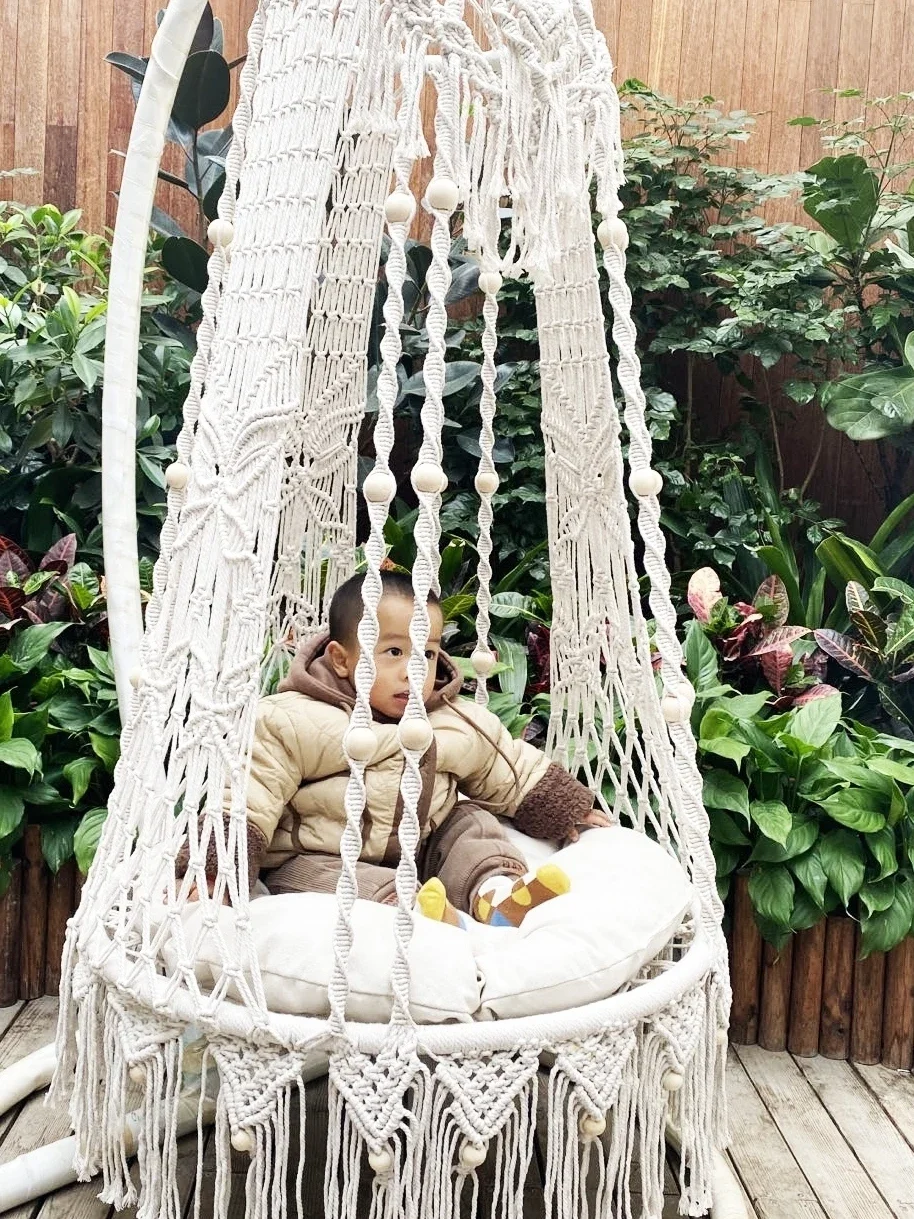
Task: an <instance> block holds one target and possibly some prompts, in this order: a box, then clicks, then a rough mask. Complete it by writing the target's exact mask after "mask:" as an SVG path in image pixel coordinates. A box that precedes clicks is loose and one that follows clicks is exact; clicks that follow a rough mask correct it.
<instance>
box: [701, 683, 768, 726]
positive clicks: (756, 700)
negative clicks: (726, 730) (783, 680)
mask: <svg viewBox="0 0 914 1219" xmlns="http://www.w3.org/2000/svg"><path fill="white" fill-rule="evenodd" d="M770 701H771V694H770V693H768V692H767V691H765V690H762V691H761V692H760V693H759V694H734V695H733V696H732V697H730V698H722V699H721V700H720V702H718V703H715V704H714V706H715V708H718V707H719V708H720V709H721V710H723V711H726V712H727V714H728V715H732V716H733V718H734V719H736V720H754V719H755V717H756V716H757V715H758V714H759V712H760V711H761V710H762V708H763V707H764V706H765V704H766V703H769V702H770Z"/></svg>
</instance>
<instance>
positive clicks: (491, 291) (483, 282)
mask: <svg viewBox="0 0 914 1219" xmlns="http://www.w3.org/2000/svg"><path fill="white" fill-rule="evenodd" d="M504 282H505V281H504V280H503V279H502V277H501V276H500V275H499V274H498V272H497V271H482V272H480V275H479V291H480V292H484V293H485V294H486V296H498V294H499V292H500V291H501V287H502V284H503V283H504Z"/></svg>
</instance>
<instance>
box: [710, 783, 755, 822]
mask: <svg viewBox="0 0 914 1219" xmlns="http://www.w3.org/2000/svg"><path fill="white" fill-rule="evenodd" d="M703 799H704V803H705V807H706V808H723V809H727V810H728V811H729V812H732V813H742V815H743V816H744V817H745V818H746V821H747V822H748V821H749V789H748V787H747V786H746V784H745V783H744V782H743V780H742V779H740V778H738V777H737V776H736V775H731V774H728V772H727V771H725V770H709V771H707V773H706V774H705V776H704V793H703Z"/></svg>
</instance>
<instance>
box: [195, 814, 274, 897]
mask: <svg viewBox="0 0 914 1219" xmlns="http://www.w3.org/2000/svg"><path fill="white" fill-rule="evenodd" d="M227 828H228V818H226V829H227ZM247 830H248V889H249V890H250V889H252V888H253V887H254V884H255V883H256V881H257V878H258V876H259V875H260V869H261V867H262V866H263V858H264V855H266V852H267V847H268V846H269V843H268V842H267V840H266V838H265V837H264V835H263V834H262V833H261V831H260V830H259V829H258V828H257V826H256V825H252V824H251V822H250V821H249V822H248V825H247ZM189 864H190V847H189V845H188V844H187V843H185V844H184V846H183V847H182V848H181V850H180V851H179V852H178V857H177V859H176V860H175V872H176V873H177V875H178V876H183V875H184V874H185V872H186V871H187V869H188V866H189ZM203 871H204V874H205V875H206V876H207V878H208V879H210V880H215V878H216V876H217V875H218V872H219V857H218V854H217V852H216V840H215V839H214V838H210V840H209V845H208V846H207V848H206V858H205V860H204V863H203Z"/></svg>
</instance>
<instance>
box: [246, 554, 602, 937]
mask: <svg viewBox="0 0 914 1219" xmlns="http://www.w3.org/2000/svg"><path fill="white" fill-rule="evenodd" d="M363 578H364V577H363V576H361V575H358V576H353V577H352V578H351V579H350V580H348V581H346V583H345V584H343V585H342V586H341V587H340V588H339V590H338V591H337V592H336V594H335V596H334V597H333V600H332V603H331V605H330V613H329V623H328V625H329V631H328V632H327V633H326V634H324V635H323V636H321V637H319V638H315V639H312V640H310V641H309V642H308V643H307V644H305V645H303V646H302V647H301V648H300V649H299V651H298V653H297V655H296V656H295V659H294V661H293V663H292V667H291V669H290V671H289V674H288V676H287V677H286V678H285V679H284V680H283V681H282V682H281V683H280V685H279V687H278V691H277V693H276V694H273V695H271V696H269V697H267V698H264V699H263V700H262V701H261V703H260V706H259V708H258V714H257V725H256V729H255V733H254V746H253V752H252V756H251V770H250V780H249V785H248V792H247V810H248V857H249V863H250V874H251V876H252V877H256V876H257V874H258V873H260V874H261V875H262V877H263V880H264V882H265V884H266V886H267V888H268V889H269V890H270V892H271V893H333V892H335V890H336V885H337V881H338V879H339V876H340V871H341V869H342V861H341V859H340V842H341V838H342V834H343V830H344V828H345V824H346V815H345V794H346V787H347V785H348V782H349V763H348V760H347V757H346V753H345V750H344V748H343V738H344V736H345V734H346V732H347V730H348V728H349V718H350V714H351V712H352V708H353V706H354V705H355V697H356V696H355V686H354V684H353V680H354V676H355V667H356V664H357V662H358V659H359V643H358V638H357V630H358V625H359V622H360V620H361V616H362V587H361V586H362V580H363ZM381 580H382V590H383V591H382V596H381V601H380V604H379V606H378V627H379V633H378V642H377V646H376V648H375V665H376V678H375V683H374V686H373V688H372V691H371V696H370V702H371V709H372V714H373V719H374V724H373V729H374V732H375V735H376V737H377V742H378V743H377V749H376V751H375V753H374V756H373V757H372V759H371V761H370V762H369V763H368V765H367V766H366V769H365V787H366V791H367V799H366V807H365V812H364V816H363V820H362V852H361V856H360V858H359V861H358V863H357V865H356V874H357V880H358V888H359V896H360V897H361V898H365V899H368V900H369V901H376V902H385V903H391V904H393V903H395V902H396V900H397V899H396V892H395V884H394V880H395V870H396V866H397V863H398V861H399V858H400V844H399V840H398V829H399V825H400V820H401V818H402V812H403V810H402V803H401V796H400V779H401V776H402V773H403V754H402V750H401V746H400V742H399V738H398V735H397V726H398V723H399V721H400V719H401V718H402V716H403V713H404V711H405V710H406V705H407V701H408V697H409V683H408V679H407V663H408V661H409V657H410V651H411V643H410V638H409V626H410V620H411V618H412V612H413V588H412V582H411V580H410V579H409V577H408V576H406V575H403V574H401V573H397V572H391V571H383V572H382V573H381ZM429 616H430V619H431V630H430V633H429V639H428V645H427V647H428V650H427V652H426V658H427V660H428V677H427V679H426V683H425V688H424V691H423V697H424V701H425V707H426V711H427V713H428V719H429V724H430V726H431V728H432V729H433V733H434V736H433V739H432V743H431V745H430V746H429V748H428V750H427V751H426V753H425V755H424V756H423V758H422V760H421V763H420V772H421V778H422V794H421V797H420V799H419V807H418V814H419V826H420V835H421V845H420V847H419V851H418V855H417V865H418V869H419V878H420V881H422V882H424V883H423V884H422V888H421V889H420V890H419V894H418V905H419V908H420V910H421V911H422V913H423V914H425V915H426V916H427V917H429V918H432V919H437V920H440V921H442V922H446V923H451V924H454V925H458V926H466V925H467V919H468V918H472V919H475V920H477V921H479V922H483V923H491V924H501V925H511V926H517V925H519V924H520V923H521V921H522V920H523V918H524V916H525V914H527V913H528V912H529V911H530V910H531V909H534V908H535V907H536V906H538V905H541V904H542V903H543V902H545V901H548V900H549V899H550V898H553V897H556V896H558V895H559V894H561V893H564V892H566V891H567V890H568V887H569V882H568V878H567V876H566V875H565V873H564V872H563V871H562V870H561V869H560V868H559V867H557V866H556V865H555V864H546V865H544V866H543V867H541V868H539V869H538V870H537V871H536V873H528V872H527V865H526V862H525V860H524V858H523V857H522V855H521V854H520V853H519V852H518V851H517V850H516V849H515V847H514V846H513V844H512V843H511V842H510V840H509V838H508V836H507V835H506V834H505V831H504V829H503V828H502V826H501V824H500V823H499V821H498V820H497V818H496V817H495V815H494V814H495V813H498V814H500V815H501V816H508V817H512V818H513V820H514V824H515V825H516V826H517V828H518V829H519V830H521V831H522V832H523V833H525V834H528V835H530V836H531V837H534V838H543V839H552V840H561V841H566V842H567V841H575V840H576V839H577V837H578V834H579V830H580V829H581V828H585V827H589V826H605V825H609V824H610V821H609V819H608V818H607V817H606V816H605V815H604V814H603V813H601V812H599V811H598V810H597V809H595V808H594V807H593V794H592V792H591V791H590V790H589V789H588V788H586V787H584V786H583V785H582V784H581V783H578V782H577V780H575V779H573V778H572V777H571V776H570V775H569V774H568V773H567V772H566V771H564V770H562V768H561V767H559V766H557V765H555V764H554V763H552V762H550V761H549V759H548V758H547V757H546V755H545V754H543V753H542V752H541V751H540V750H538V749H536V748H534V746H532V745H530V744H528V743H527V742H526V741H521V740H515V739H514V738H512V737H511V736H510V734H509V733H508V732H507V731H506V729H505V728H504V727H503V726H502V724H501V722H500V721H499V720H498V718H497V717H496V716H495V715H493V714H492V712H491V711H488V710H487V709H486V708H484V707H480V706H479V705H478V704H476V703H474V702H469V701H466V700H461V699H460V698H459V694H460V689H461V685H462V679H461V677H460V674H459V673H458V671H457V668H456V667H455V665H454V663H453V661H452V660H451V659H450V658H449V657H448V656H447V655H446V654H445V653H444V652H443V651H442V650H441V635H442V630H443V627H444V618H443V615H442V612H441V607H440V605H439V602H438V598H437V597H436V596H435V595H434V594H433V595H432V596H431V597H430V598H429ZM458 796H462V797H465V798H464V799H460V800H458Z"/></svg>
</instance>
